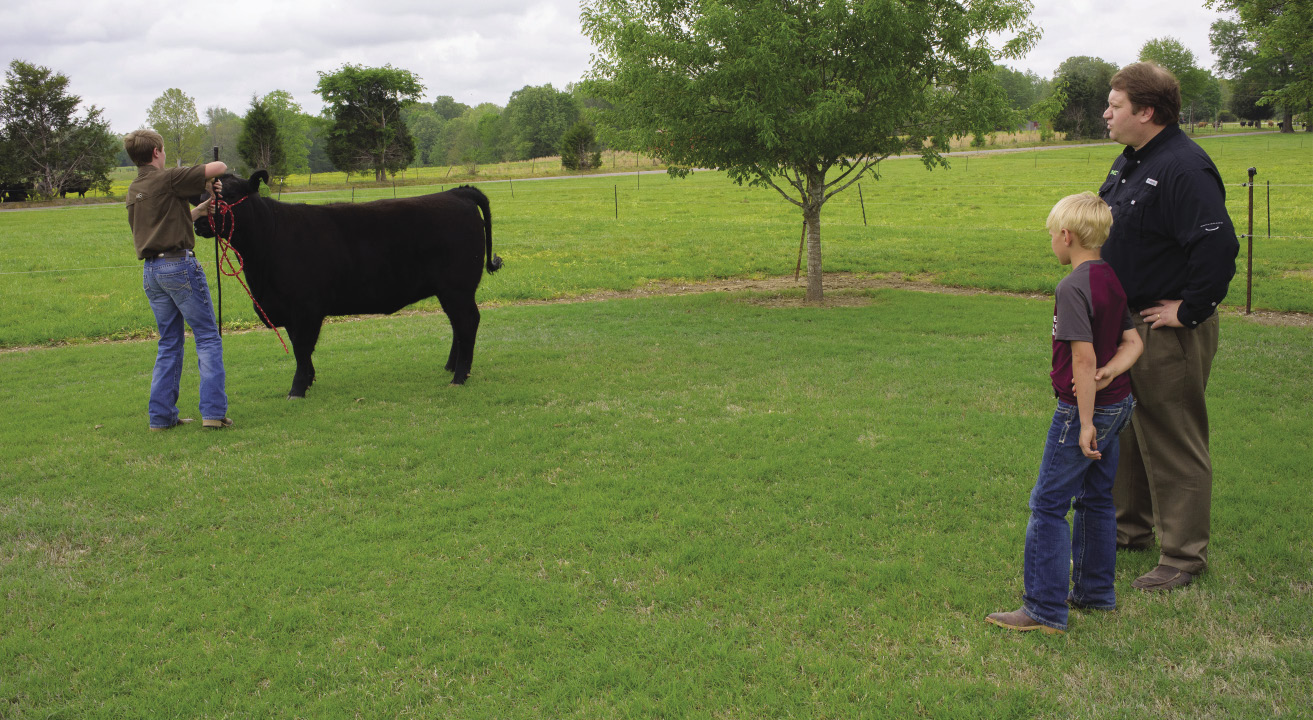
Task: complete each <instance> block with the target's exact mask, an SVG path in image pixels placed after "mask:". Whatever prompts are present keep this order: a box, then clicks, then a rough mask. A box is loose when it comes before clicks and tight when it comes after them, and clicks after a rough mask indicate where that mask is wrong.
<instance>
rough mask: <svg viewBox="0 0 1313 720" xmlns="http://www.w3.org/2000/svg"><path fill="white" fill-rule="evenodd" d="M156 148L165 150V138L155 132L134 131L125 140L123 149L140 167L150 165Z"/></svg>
mask: <svg viewBox="0 0 1313 720" xmlns="http://www.w3.org/2000/svg"><path fill="white" fill-rule="evenodd" d="M155 148H159V149H161V150H163V149H164V138H163V137H161V136H160V134H159V133H157V132H155V131H154V130H133V131H132V132H130V133H128V134H127V135H126V136H124V138H123V149H124V150H127V151H128V157H129V158H131V159H132V162H134V163H136V165H137V166H138V167H140V166H142V165H149V164H150V161H151V160H153V159H154V158H155Z"/></svg>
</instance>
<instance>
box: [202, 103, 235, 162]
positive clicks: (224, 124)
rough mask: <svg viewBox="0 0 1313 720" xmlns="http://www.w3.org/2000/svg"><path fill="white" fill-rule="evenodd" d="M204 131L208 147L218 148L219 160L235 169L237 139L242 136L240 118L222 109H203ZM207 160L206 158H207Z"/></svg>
mask: <svg viewBox="0 0 1313 720" xmlns="http://www.w3.org/2000/svg"><path fill="white" fill-rule="evenodd" d="M205 131H206V133H207V136H208V137H207V140H208V142H209V144H210V147H217V148H219V159H220V160H222V161H223V162H225V163H227V165H228V167H234V168H235V167H237V162H238V160H239V159H240V156H239V155H238V154H237V138H238V137H239V136H240V135H241V134H242V118H241V116H239V115H238V114H237V113H235V112H233V111H231V110H229V109H227V108H222V107H217V106H216V107H208V108H205ZM207 158H208V156H207Z"/></svg>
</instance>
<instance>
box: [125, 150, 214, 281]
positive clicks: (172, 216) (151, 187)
mask: <svg viewBox="0 0 1313 720" xmlns="http://www.w3.org/2000/svg"><path fill="white" fill-rule="evenodd" d="M203 192H205V166H204V165H197V166H195V167H184V168H164V169H163V170H160V169H159V168H157V167H155V166H154V165H142V166H140V167H138V168H137V179H136V180H133V181H132V184H131V185H129V186H128V226H129V227H131V228H132V244H133V245H134V246H136V248H137V259H138V260H145V259H146V258H150V257H155V256H157V255H159V254H160V253H162V252H167V251H169V250H191V249H192V248H193V247H195V246H196V236H195V235H194V234H193V233H192V222H191V204H190V203H188V202H187V198H189V197H192V196H195V195H200V194H201V193H203Z"/></svg>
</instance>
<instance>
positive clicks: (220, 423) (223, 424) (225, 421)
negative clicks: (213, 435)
mask: <svg viewBox="0 0 1313 720" xmlns="http://www.w3.org/2000/svg"><path fill="white" fill-rule="evenodd" d="M232 426H233V419H232V418H221V419H219V420H211V419H209V418H206V419H204V420H202V421H201V427H203V428H205V429H206V430H222V429H223V428H230V427H232Z"/></svg>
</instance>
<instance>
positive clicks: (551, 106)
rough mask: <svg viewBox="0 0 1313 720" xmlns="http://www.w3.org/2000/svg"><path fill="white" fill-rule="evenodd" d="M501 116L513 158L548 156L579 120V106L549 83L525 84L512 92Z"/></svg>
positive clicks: (554, 152)
mask: <svg viewBox="0 0 1313 720" xmlns="http://www.w3.org/2000/svg"><path fill="white" fill-rule="evenodd" d="M502 117H503V118H504V119H505V121H506V132H507V133H508V134H509V135H510V140H511V152H512V159H515V160H525V159H528V158H535V157H545V156H547V155H554V154H556V152H557V150H558V148H559V147H560V145H561V138H562V137H564V136H565V133H566V131H567V130H569V129H570V128H571V127H572V126H573V125H574V124H575V123H576V122H578V121H579V103H578V102H577V101H576V100H575V99H574V97H573V96H572V95H570V93H567V92H561V91H560V90H557V89H556V88H554V87H552V86H551V84H550V83H549V84H547V85H542V86H539V87H531V86H528V85H526V86H524V87H522V88H520V89H519V90H516V91H515V92H513V93H511V99H510V100H509V101H508V102H507V103H506V110H505V112H504V113H503V114H502Z"/></svg>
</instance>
